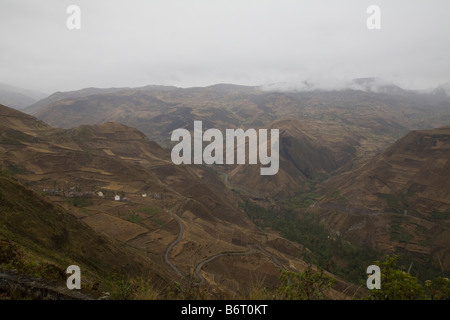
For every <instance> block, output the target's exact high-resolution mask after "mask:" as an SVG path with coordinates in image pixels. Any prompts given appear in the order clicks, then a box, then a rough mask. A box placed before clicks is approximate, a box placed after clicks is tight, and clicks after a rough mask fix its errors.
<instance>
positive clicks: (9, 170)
mask: <svg viewBox="0 0 450 320" xmlns="http://www.w3.org/2000/svg"><path fill="white" fill-rule="evenodd" d="M2 171H3V173H4V174H6V175H11V176H15V175H16V174H25V173H27V171H26V170H25V169H24V168H22V167H18V166H7V167H6V168H4V169H3V170H2Z"/></svg>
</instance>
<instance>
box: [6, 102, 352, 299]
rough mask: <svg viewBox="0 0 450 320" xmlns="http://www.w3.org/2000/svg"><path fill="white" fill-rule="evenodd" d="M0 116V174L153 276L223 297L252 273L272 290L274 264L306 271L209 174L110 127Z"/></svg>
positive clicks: (293, 252) (241, 287)
mask: <svg viewBox="0 0 450 320" xmlns="http://www.w3.org/2000/svg"><path fill="white" fill-rule="evenodd" d="M0 113H1V114H2V115H3V117H2V118H1V120H0V150H1V153H0V154H1V156H0V163H1V166H2V170H3V171H4V172H6V173H8V174H10V175H14V177H15V178H17V179H18V180H19V181H21V183H23V185H24V186H25V187H26V188H29V189H32V190H34V192H36V193H38V194H41V195H42V196H44V197H45V198H46V199H47V201H50V202H51V203H52V204H54V205H57V206H59V207H62V208H65V209H66V210H69V211H70V212H71V213H72V214H73V216H74V217H76V218H77V219H78V220H80V222H82V223H83V224H85V225H87V226H89V227H90V228H92V230H93V231H95V232H96V233H98V234H99V235H101V236H102V237H106V238H107V239H110V241H112V242H113V243H115V244H117V245H118V244H120V245H124V246H125V247H127V248H130V249H132V251H133V252H135V253H136V255H137V256H138V257H141V258H142V259H144V260H147V259H148V260H149V261H151V264H149V266H150V269H151V270H154V272H155V274H157V275H158V276H159V277H162V278H164V279H169V281H181V283H183V284H185V285H191V286H192V285H196V286H197V285H200V286H206V288H215V290H216V293H217V294H218V295H219V296H222V295H229V294H230V293H231V292H237V291H239V292H241V293H242V292H243V291H245V290H247V289H248V286H250V285H252V281H253V280H252V279H254V278H255V277H258V278H260V279H264V285H267V286H275V285H276V283H277V281H278V280H277V279H278V275H279V272H280V266H282V267H283V268H287V269H289V270H293V271H295V270H303V269H304V268H306V265H307V264H306V263H305V262H304V261H303V260H302V259H301V254H302V247H301V246H300V245H298V244H295V243H292V242H290V241H287V240H285V239H283V238H281V237H280V236H278V235H277V234H275V233H271V232H269V231H267V232H261V230H259V229H258V228H257V227H256V226H255V225H254V224H253V223H252V222H251V221H250V220H249V219H248V217H247V216H246V214H245V213H244V212H242V211H241V209H240V208H239V207H238V202H239V201H240V200H239V197H238V196H237V195H236V194H235V193H233V192H232V191H231V190H229V188H227V186H226V185H224V184H223V183H222V181H221V180H220V179H219V176H218V175H217V174H216V173H215V172H214V171H212V170H211V169H209V168H204V167H202V166H195V167H193V166H176V165H173V164H172V163H171V161H170V153H169V152H168V151H167V150H165V149H163V148H161V147H160V146H159V145H158V144H156V143H154V142H152V141H150V140H148V138H147V137H145V136H144V135H143V134H142V133H141V132H139V131H138V130H136V129H133V128H130V127H127V126H125V125H122V124H118V123H105V124H99V125H82V126H80V127H76V128H72V129H68V130H64V129H57V128H52V127H50V126H48V125H45V124H44V123H42V122H40V121H38V120H37V119H35V118H33V117H31V116H29V115H25V114H23V113H20V112H18V111H15V110H12V109H10V108H7V107H4V106H0ZM116 196H118V197H120V200H119V201H118V200H115V197H116ZM50 234H51V233H50ZM287 248H289V249H287ZM118 257H120V256H119V255H118ZM121 259H122V260H123V261H127V260H128V259H126V258H121ZM146 267H148V266H146ZM230 268H232V269H233V272H232V273H230V271H229V270H230ZM339 283H340V285H341V286H345V285H346V284H345V282H339ZM348 286H349V285H348V284H347V287H348ZM168 288H169V287H168ZM246 288H247V289H246ZM333 292H334V295H339V296H341V297H345V295H344V296H343V295H341V294H340V293H339V292H336V291H333Z"/></svg>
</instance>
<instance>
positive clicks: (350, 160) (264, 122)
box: [35, 79, 450, 199]
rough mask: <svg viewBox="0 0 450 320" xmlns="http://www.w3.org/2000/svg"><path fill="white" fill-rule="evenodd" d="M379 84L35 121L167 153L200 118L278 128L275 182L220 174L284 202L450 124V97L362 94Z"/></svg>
mask: <svg viewBox="0 0 450 320" xmlns="http://www.w3.org/2000/svg"><path fill="white" fill-rule="evenodd" d="M380 83H381V82H380V81H379V80H376V81H375V80H374V79H359V80H358V79H357V80H355V85H358V86H359V87H360V89H359V90H356V89H345V90H338V91H305V92H271V91H265V90H262V89H261V88H259V87H249V86H236V85H230V84H219V85H214V86H209V87H197V88H186V89H183V88H176V87H163V86H147V87H142V88H128V89H126V88H124V89H123V90H119V91H115V92H109V93H107V92H105V93H98V94H94V95H88V96H86V95H84V96H83V97H79V98H67V99H63V100H58V101H54V102H51V103H50V104H49V105H47V106H45V107H43V108H41V109H40V111H38V112H36V113H35V115H36V116H37V117H38V118H39V119H41V120H43V121H45V122H46V123H49V124H50V125H52V126H57V127H61V128H66V129H69V128H72V127H74V126H79V125H82V124H100V123H105V122H110V121H113V122H119V123H122V124H125V125H127V126H131V127H134V128H137V129H138V130H140V131H141V132H143V133H144V134H145V135H146V136H147V137H148V138H149V139H150V140H152V141H155V142H157V143H158V144H160V145H161V146H163V147H167V148H170V147H172V146H173V145H174V143H172V142H171V141H170V136H171V133H172V132H173V130H175V129H178V128H185V129H188V130H190V131H191V132H192V130H193V124H194V121H195V120H201V121H202V123H203V129H204V130H206V129H208V128H217V129H219V130H222V131H224V130H225V129H228V128H230V129H231V128H233V129H235V128H243V129H244V130H246V129H248V128H256V129H258V128H269V127H270V128H276V126H280V128H279V129H281V131H280V132H281V138H282V142H283V143H282V144H281V145H280V157H281V158H280V161H281V162H282V165H281V169H280V172H279V173H278V174H277V176H276V177H261V176H260V175H259V174H258V175H255V174H254V173H255V172H256V171H255V170H257V169H256V168H253V167H254V166H240V167H239V168H238V169H237V168H236V167H235V166H223V167H221V168H220V170H222V171H225V173H226V174H227V179H228V180H229V182H231V184H232V185H233V186H234V187H235V189H239V188H240V189H243V190H248V191H252V192H253V194H255V195H259V196H265V195H267V194H269V193H270V194H271V197H272V198H279V199H286V197H290V196H293V195H294V194H298V193H299V192H304V191H305V190H308V189H309V188H310V184H311V182H312V181H313V180H314V179H315V178H318V177H321V179H322V180H323V178H325V176H324V175H326V176H329V175H331V174H335V173H337V172H338V171H339V170H344V169H345V170H349V169H350V168H351V167H352V166H353V165H356V164H359V163H362V162H364V161H366V160H368V159H370V158H371V157H373V156H374V155H375V154H377V153H378V152H381V151H382V150H383V149H384V148H386V147H388V146H389V145H390V144H391V143H393V142H394V141H395V140H396V139H398V138H400V137H401V136H403V135H405V134H406V133H408V132H409V131H411V130H415V129H426V128H433V127H439V126H442V125H446V124H448V123H450V108H449V105H450V98H448V97H446V96H441V95H436V94H431V93H421V92H416V91H408V90H403V89H400V88H398V87H395V88H394V87H393V86H392V85H387V84H386V85H385V86H384V87H382V88H384V89H380V90H378V89H377V90H366V89H364V90H362V89H361V88H362V87H365V88H371V87H373V88H375V84H376V85H377V86H378V87H380V88H381V85H379V84H380ZM378 87H377V88H378ZM71 94H73V93H71ZM42 104H43V103H42ZM286 119H290V120H292V121H284V120H286ZM325 127H326V129H325ZM321 132H327V134H323V135H322V134H321ZM344 137H346V138H347V140H344ZM335 142H337V143H336V144H335ZM330 148H331V149H330ZM339 148H341V150H338V149H339ZM249 177H250V178H249ZM272 191H273V192H272Z"/></svg>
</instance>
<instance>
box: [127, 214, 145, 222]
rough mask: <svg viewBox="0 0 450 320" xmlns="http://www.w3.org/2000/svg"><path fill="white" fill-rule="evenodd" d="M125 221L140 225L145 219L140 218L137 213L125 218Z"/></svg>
mask: <svg viewBox="0 0 450 320" xmlns="http://www.w3.org/2000/svg"><path fill="white" fill-rule="evenodd" d="M124 219H125V220H127V221H129V222H132V223H139V222H140V221H142V219H144V218H142V217H141V216H139V215H137V214H135V213H132V214H130V215H128V216H126V217H124Z"/></svg>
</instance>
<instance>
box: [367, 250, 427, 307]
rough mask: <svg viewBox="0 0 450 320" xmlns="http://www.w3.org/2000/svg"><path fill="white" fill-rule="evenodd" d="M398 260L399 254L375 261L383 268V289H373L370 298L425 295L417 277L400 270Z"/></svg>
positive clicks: (411, 298) (406, 297)
mask: <svg viewBox="0 0 450 320" xmlns="http://www.w3.org/2000/svg"><path fill="white" fill-rule="evenodd" d="M397 260H398V256H397V255H393V256H389V255H387V256H386V258H385V260H384V261H382V262H380V261H376V262H375V264H376V265H377V266H379V267H380V270H381V289H373V290H372V291H371V294H370V296H369V299H374V300H414V299H420V298H424V297H425V296H424V290H423V287H422V286H421V285H420V283H419V282H418V280H417V278H416V277H414V276H412V275H410V274H409V273H406V272H404V271H402V270H399V269H398V267H397Z"/></svg>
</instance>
